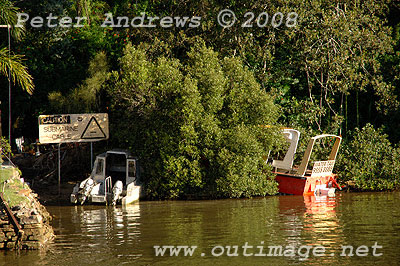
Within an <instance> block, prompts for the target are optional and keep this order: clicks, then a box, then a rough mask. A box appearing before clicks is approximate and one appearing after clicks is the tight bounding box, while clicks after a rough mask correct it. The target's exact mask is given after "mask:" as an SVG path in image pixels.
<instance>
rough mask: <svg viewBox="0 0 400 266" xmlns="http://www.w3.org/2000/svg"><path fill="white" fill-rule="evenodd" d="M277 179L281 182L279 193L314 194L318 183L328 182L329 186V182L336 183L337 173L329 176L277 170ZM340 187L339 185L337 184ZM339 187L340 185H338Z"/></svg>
mask: <svg viewBox="0 0 400 266" xmlns="http://www.w3.org/2000/svg"><path fill="white" fill-rule="evenodd" d="M275 174H276V178H275V180H276V181H277V182H278V184H279V193H284V194H291V195H311V194H314V191H315V187H316V185H320V184H326V185H327V186H328V184H329V182H332V184H331V185H336V186H337V184H336V178H335V175H333V174H332V175H328V176H318V177H311V176H305V177H302V176H296V175H290V174H284V173H279V172H275ZM337 187H338V186H337ZM338 188H339V187H338Z"/></svg>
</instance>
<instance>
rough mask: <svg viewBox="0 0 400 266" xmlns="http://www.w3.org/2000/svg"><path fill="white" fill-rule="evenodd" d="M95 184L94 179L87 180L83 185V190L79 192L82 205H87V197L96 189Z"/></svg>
mask: <svg viewBox="0 0 400 266" xmlns="http://www.w3.org/2000/svg"><path fill="white" fill-rule="evenodd" d="M94 185H95V182H94V180H93V179H91V178H89V179H88V180H86V182H85V184H84V185H83V188H82V189H81V190H80V191H79V194H80V197H79V201H80V203H81V205H83V203H85V201H86V199H87V197H88V196H89V194H90V191H91V190H92V188H93V187H94Z"/></svg>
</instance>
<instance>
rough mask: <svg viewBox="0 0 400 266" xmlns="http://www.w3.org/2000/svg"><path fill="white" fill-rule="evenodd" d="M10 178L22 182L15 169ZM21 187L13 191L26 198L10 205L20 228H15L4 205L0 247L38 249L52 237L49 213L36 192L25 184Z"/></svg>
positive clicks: (0, 224)
mask: <svg viewBox="0 0 400 266" xmlns="http://www.w3.org/2000/svg"><path fill="white" fill-rule="evenodd" d="M15 173H17V174H15ZM10 179H12V180H13V181H14V182H21V184H22V180H21V178H20V175H19V173H18V171H17V169H15V171H14V174H13V175H12V176H11V177H10ZM22 187H23V189H20V190H16V191H15V192H14V193H18V194H19V195H21V196H23V197H25V199H26V200H24V201H21V202H20V203H18V204H16V205H15V206H10V207H11V212H12V213H13V215H14V217H15V218H16V220H17V222H18V223H19V225H20V226H21V229H22V230H18V228H15V226H14V225H13V223H12V222H11V219H10V217H8V214H7V212H6V211H5V208H4V207H3V208H1V210H0V249H3V250H10V249H26V250H31V249H40V248H42V247H45V246H46V245H47V244H48V243H49V242H51V241H52V240H53V239H54V231H53V228H52V227H51V225H50V221H51V219H52V217H51V215H50V214H49V213H48V212H47V210H46V208H45V207H44V206H43V205H41V204H40V202H39V201H38V199H37V194H36V193H33V191H32V190H31V189H30V188H28V187H27V185H24V186H22ZM8 189H11V188H8Z"/></svg>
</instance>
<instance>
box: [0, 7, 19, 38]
mask: <svg viewBox="0 0 400 266" xmlns="http://www.w3.org/2000/svg"><path fill="white" fill-rule="evenodd" d="M18 12H19V8H17V7H15V6H14V5H13V3H12V2H10V1H8V0H0V24H4V25H11V34H12V36H13V38H14V39H15V40H20V39H21V38H22V37H23V35H24V34H25V28H24V27H15V25H16V24H17V22H18V16H17V14H18Z"/></svg>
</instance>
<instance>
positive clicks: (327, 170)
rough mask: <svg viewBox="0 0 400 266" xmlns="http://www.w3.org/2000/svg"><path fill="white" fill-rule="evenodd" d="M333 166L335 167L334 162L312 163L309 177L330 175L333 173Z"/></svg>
mask: <svg viewBox="0 0 400 266" xmlns="http://www.w3.org/2000/svg"><path fill="white" fill-rule="evenodd" d="M334 166H335V160H327V161H316V162H314V167H313V169H312V172H311V177H314V176H326V175H330V174H332V172H333V167H334Z"/></svg>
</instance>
